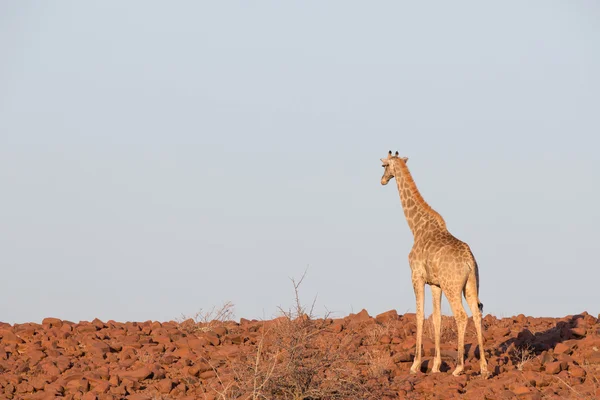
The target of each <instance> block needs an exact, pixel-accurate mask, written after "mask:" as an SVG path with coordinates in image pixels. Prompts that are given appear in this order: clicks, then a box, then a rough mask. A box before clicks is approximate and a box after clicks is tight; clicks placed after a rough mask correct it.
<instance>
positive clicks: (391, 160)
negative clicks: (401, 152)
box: [381, 150, 408, 185]
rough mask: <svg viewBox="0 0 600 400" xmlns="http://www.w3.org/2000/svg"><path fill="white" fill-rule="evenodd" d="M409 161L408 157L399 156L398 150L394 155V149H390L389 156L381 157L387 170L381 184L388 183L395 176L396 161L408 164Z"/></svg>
mask: <svg viewBox="0 0 600 400" xmlns="http://www.w3.org/2000/svg"><path fill="white" fill-rule="evenodd" d="M407 162H408V157H398V152H396V154H394V155H392V151H391V150H390V151H389V152H388V156H387V158H382V159H381V163H382V165H381V166H382V167H383V168H385V170H384V171H383V176H382V177H381V184H382V185H387V183H388V182H389V181H390V179H392V178H394V177H395V175H394V173H395V168H394V165H395V164H396V163H405V164H406V163H407Z"/></svg>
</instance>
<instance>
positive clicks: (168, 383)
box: [157, 379, 173, 394]
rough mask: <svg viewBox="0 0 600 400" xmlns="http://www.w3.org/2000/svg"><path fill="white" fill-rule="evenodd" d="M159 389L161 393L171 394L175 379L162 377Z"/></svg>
mask: <svg viewBox="0 0 600 400" xmlns="http://www.w3.org/2000/svg"><path fill="white" fill-rule="evenodd" d="M157 389H158V391H159V393H162V394H169V392H171V390H172V389H173V381H172V380H170V379H162V380H161V381H159V382H158V385H157Z"/></svg>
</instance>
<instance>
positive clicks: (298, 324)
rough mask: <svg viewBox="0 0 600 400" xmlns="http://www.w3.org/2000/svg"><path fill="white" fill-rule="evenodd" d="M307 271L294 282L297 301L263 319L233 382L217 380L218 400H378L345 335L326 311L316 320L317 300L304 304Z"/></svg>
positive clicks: (236, 366)
mask: <svg viewBox="0 0 600 400" xmlns="http://www.w3.org/2000/svg"><path fill="white" fill-rule="evenodd" d="M305 275H306V273H305V274H304V275H303V276H302V278H301V279H300V280H299V281H297V282H296V280H294V279H292V284H293V286H294V294H295V299H294V305H293V307H292V308H290V309H287V310H284V309H282V308H280V316H279V317H278V318H276V319H274V320H272V321H267V322H264V323H263V326H262V327H261V329H260V332H261V338H260V340H259V341H258V343H257V348H256V351H255V352H254V353H253V355H252V357H247V358H240V359H236V360H231V361H230V362H229V366H230V367H231V370H232V371H233V374H234V376H235V379H234V381H233V382H232V383H231V382H228V381H227V382H225V380H223V381H221V380H220V377H219V375H218V372H217V370H216V368H215V372H217V377H218V378H219V382H220V383H219V384H218V387H217V388H216V389H214V392H215V394H217V397H218V398H219V400H229V399H244V400H266V399H282V400H308V399H311V400H317V399H323V400H325V399H359V398H360V399H370V398H372V399H375V398H378V396H374V395H373V394H372V393H370V392H369V391H368V390H367V389H366V387H365V386H364V385H363V382H362V378H360V377H359V368H357V363H358V360H353V359H351V358H350V356H349V355H348V354H347V352H346V351H345V350H344V349H345V347H346V346H347V345H348V343H346V340H345V339H341V340H340V338H338V337H337V336H336V335H335V334H334V333H333V332H330V331H328V330H327V328H328V327H329V325H330V324H331V320H329V319H328V318H327V317H328V315H326V316H325V317H324V318H316V317H315V315H314V302H313V304H312V305H311V307H310V308H307V307H305V306H303V305H302V303H301V301H300V296H299V288H300V285H301V284H302V281H303V280H304V277H305Z"/></svg>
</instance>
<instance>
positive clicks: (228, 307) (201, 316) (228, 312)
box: [177, 301, 235, 334]
mask: <svg viewBox="0 0 600 400" xmlns="http://www.w3.org/2000/svg"><path fill="white" fill-rule="evenodd" d="M234 308H235V307H234V305H233V303H232V302H230V301H227V302H225V303H223V305H221V306H220V307H216V306H214V307H213V308H211V309H210V310H208V311H204V310H203V309H200V310H199V311H198V312H197V313H196V314H194V316H193V317H188V316H186V315H183V314H182V315H181V318H178V319H177V322H179V325H178V329H179V330H181V331H182V332H185V333H187V334H192V333H196V332H207V331H210V330H212V329H214V328H216V327H217V326H222V325H223V324H225V323H226V322H229V321H233V319H234V317H235V312H234Z"/></svg>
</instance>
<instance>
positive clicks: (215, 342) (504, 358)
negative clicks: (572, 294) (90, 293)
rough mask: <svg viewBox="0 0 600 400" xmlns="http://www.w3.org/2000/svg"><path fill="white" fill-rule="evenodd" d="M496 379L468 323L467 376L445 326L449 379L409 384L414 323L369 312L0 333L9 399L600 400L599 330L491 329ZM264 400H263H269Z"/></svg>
mask: <svg viewBox="0 0 600 400" xmlns="http://www.w3.org/2000/svg"><path fill="white" fill-rule="evenodd" d="M483 326H484V336H485V352H486V356H487V359H488V364H489V370H490V371H491V372H492V374H493V375H492V377H491V378H490V379H488V380H483V379H481V378H480V376H479V349H478V346H477V340H476V337H475V329H474V326H473V324H472V321H469V325H468V327H467V337H466V339H465V342H466V346H465V349H466V351H465V353H466V355H465V356H466V361H465V363H466V365H465V373H464V374H463V375H462V376H460V377H453V376H452V375H451V372H452V370H453V368H454V366H455V360H456V354H457V353H456V333H455V331H456V330H455V327H454V321H453V319H452V318H451V317H447V316H444V317H443V321H442V359H443V366H442V371H443V372H441V373H439V374H431V373H430V372H429V370H430V369H431V361H432V356H433V354H434V345H433V341H432V338H433V337H432V334H431V333H432V324H431V320H430V319H428V320H427V321H426V322H425V338H424V343H423V351H424V358H423V359H424V361H423V364H422V372H421V373H419V374H416V375H411V374H409V368H410V366H411V362H412V357H413V354H414V344H415V340H414V334H415V331H416V325H415V315H414V314H404V315H398V314H397V313H396V311H394V310H391V311H388V312H386V313H383V314H380V315H377V316H376V317H372V316H370V315H369V314H368V313H367V311H365V310H363V311H361V312H359V313H357V314H350V315H349V316H347V317H345V318H339V319H331V318H326V319H311V318H308V317H306V316H303V317H300V318H295V319H291V318H287V317H285V316H284V317H281V318H276V319H273V320H270V321H257V320H246V319H241V320H240V321H239V322H233V321H210V322H207V323H196V322H194V321H193V320H187V321H183V322H174V321H170V322H162V323H161V322H156V321H146V322H125V323H120V322H115V321H106V322H103V321H100V320H98V319H95V320H93V321H91V322H87V321H81V322H79V323H73V322H69V321H63V320H60V319H56V318H46V319H44V320H43V321H42V323H41V324H36V323H25V324H14V325H10V324H7V323H1V322H0V398H3V399H4V398H5V399H54V398H65V399H84V400H94V399H98V400H108V399H180V398H181V399H211V400H212V399H233V398H242V399H244V398H252V395H255V398H267V399H270V398H272V399H279V398H281V399H287V398H294V396H295V397H296V398H307V399H308V398H311V399H319V398H322V399H329V398H349V399H358V398H370V399H396V398H407V399H411V398H412V399H452V398H465V399H570V398H573V399H575V398H578V399H579V398H581V399H583V398H590V399H593V398H600V382H599V380H598V379H600V322H599V320H598V319H597V318H596V317H594V316H592V315H589V314H587V313H585V312H584V313H581V314H577V315H570V316H566V317H564V318H560V319H555V318H533V317H526V316H524V315H519V316H515V317H510V318H502V319H498V318H496V317H494V316H491V315H487V316H485V318H484V320H483ZM261 396H262V397H261Z"/></svg>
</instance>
